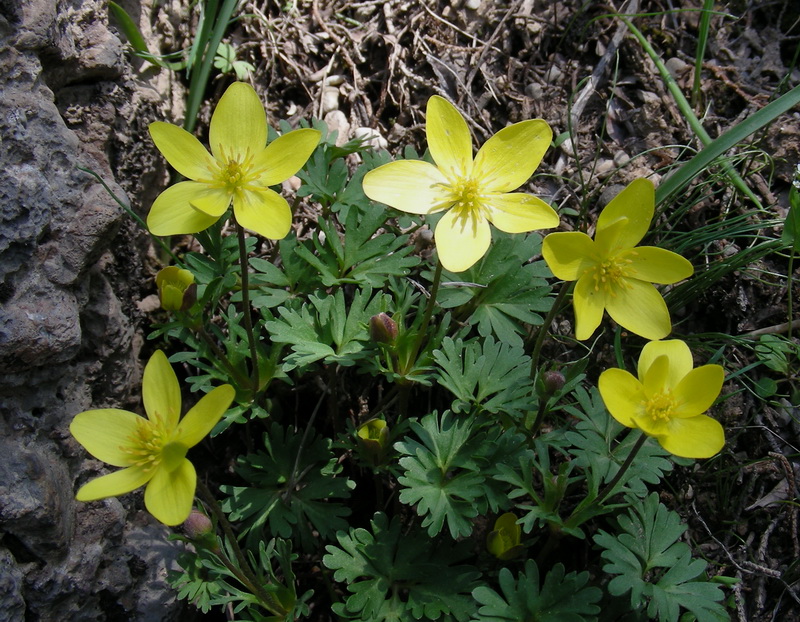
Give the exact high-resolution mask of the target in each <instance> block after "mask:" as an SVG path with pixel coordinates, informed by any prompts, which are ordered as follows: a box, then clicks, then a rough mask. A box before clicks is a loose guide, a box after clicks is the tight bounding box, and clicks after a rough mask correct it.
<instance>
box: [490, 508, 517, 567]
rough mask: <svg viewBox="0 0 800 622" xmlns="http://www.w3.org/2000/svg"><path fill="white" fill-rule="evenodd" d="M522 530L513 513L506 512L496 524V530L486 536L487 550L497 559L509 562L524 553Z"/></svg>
mask: <svg viewBox="0 0 800 622" xmlns="http://www.w3.org/2000/svg"><path fill="white" fill-rule="evenodd" d="M521 533H522V529H521V528H520V526H519V525H518V524H517V517H516V515H515V514H514V513H513V512H506V513H505V514H503V515H501V516H499V517H498V518H497V520H496V521H495V522H494V529H493V530H492V531H490V532H489V535H488V536H486V548H487V549H488V550H489V552H490V553H491V554H492V555H494V556H495V557H496V558H497V559H500V560H503V561H507V560H509V559H513V558H514V557H516V556H517V555H519V554H520V553H521V552H522V549H523V547H522V545H521V544H520V536H521Z"/></svg>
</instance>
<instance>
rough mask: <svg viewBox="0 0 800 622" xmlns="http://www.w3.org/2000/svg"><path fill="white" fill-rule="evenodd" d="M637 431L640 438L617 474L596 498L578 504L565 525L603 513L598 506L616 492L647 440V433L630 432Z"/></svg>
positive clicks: (574, 525) (577, 522)
mask: <svg viewBox="0 0 800 622" xmlns="http://www.w3.org/2000/svg"><path fill="white" fill-rule="evenodd" d="M636 432H638V433H639V438H638V439H636V443H634V445H633V447H631V450H630V452H629V453H628V456H627V457H626V458H625V462H623V463H622V466H621V467H620V468H619V470H618V471H617V473H616V475H614V477H613V478H612V479H611V481H610V482H608V484H606V486H605V487H604V488H603V489H602V490H601V491H600V492H599V493H598V494H597V496H596V497H595V498H594V499H589V498H588V497H587V498H586V499H584V500H583V501H582V502H581V503H580V504H578V507H576V508H575V509H574V510H573V511H572V514H570V516H569V518H567V519H566V520H565V521H564V522H563V526H564V527H568V528H573V529H574V528H576V527H578V526H580V525H581V523H583V522H585V521H586V520H588V519H589V518H591V517H592V516H595V515H596V514H598V513H602V512H596V511H595V510H596V508H597V507H598V506H599V505H601V504H602V503H603V501H605V499H606V497H608V496H609V495H610V494H611V493H612V492H614V489H615V488H616V487H617V485H618V484H619V483H620V481H621V480H622V476H623V475H625V473H626V472H627V470H628V468H629V467H630V466H631V464H633V461H634V459H635V458H636V455H637V454H638V453H639V450H640V449H641V448H642V445H644V443H645V441H646V440H647V435H646V434H645V433H644V432H642V431H640V430H635V429H634V430H631V432H630V434H636Z"/></svg>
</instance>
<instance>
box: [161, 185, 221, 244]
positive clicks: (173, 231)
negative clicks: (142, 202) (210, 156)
mask: <svg viewBox="0 0 800 622" xmlns="http://www.w3.org/2000/svg"><path fill="white" fill-rule="evenodd" d="M207 193H208V186H206V185H204V184H199V183H197V182H195V181H182V182H180V183H177V184H175V185H174V186H170V187H169V188H167V189H166V190H164V192H162V193H161V194H159V195H158V197H156V200H155V201H154V202H153V207H151V208H150V213H149V214H148V215H147V228H148V229H150V233H152V234H153V235H182V234H184V233H197V232H198V231H202V230H203V229H207V228H208V227H210V226H211V225H213V224H214V223H215V222H217V220H219V218H218V217H216V216H209V215H208V214H205V213H203V212H201V211H199V210H196V209H195V208H193V207H192V205H191V201H197V200H202V199H203V198H204V197H205V196H206V194H207Z"/></svg>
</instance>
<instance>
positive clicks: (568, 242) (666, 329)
mask: <svg viewBox="0 0 800 622" xmlns="http://www.w3.org/2000/svg"><path fill="white" fill-rule="evenodd" d="M654 210H655V189H654V188H653V183H652V182H651V181H650V180H648V179H637V180H635V181H633V182H631V183H630V184H629V185H628V186H627V187H626V188H625V189H624V190H623V191H622V192H620V193H619V194H618V195H617V196H616V197H614V199H613V200H612V201H611V202H610V203H609V204H608V205H607V206H606V208H605V209H604V210H603V211H602V213H601V214H600V217H599V218H598V220H597V227H596V231H595V236H594V240H592V238H590V237H589V236H588V235H586V234H585V233H581V232H578V231H568V232H557V233H550V234H548V236H547V237H546V238H545V239H544V242H543V244H542V255H543V256H544V259H545V261H546V262H547V265H548V266H549V267H550V270H551V271H552V272H553V274H554V275H555V276H556V277H557V278H559V279H562V280H564V281H577V283H576V284H575V291H574V294H573V304H574V306H575V323H576V327H575V336H576V337H577V338H578V339H588V338H589V337H591V336H592V334H593V333H594V331H595V330H596V329H597V327H598V326H599V325H600V321H601V320H602V318H603V310H604V309H605V310H607V311H608V314H609V315H610V316H611V317H612V318H613V319H614V321H616V322H617V324H619V325H620V326H622V327H623V328H626V329H628V330H629V331H631V332H633V333H636V334H637V335H641V336H642V337H644V338H646V339H661V338H663V337H666V336H667V335H668V334H669V333H670V331H671V330H672V323H671V322H670V318H669V311H668V310H667V305H666V303H665V302H664V299H663V298H662V297H661V294H660V293H659V292H658V290H657V289H656V288H655V286H654V285H653V283H660V284H667V285H668V284H672V283H677V282H678V281H682V280H683V279H685V278H687V277H689V276H691V275H692V273H693V272H694V268H693V267H692V264H691V263H689V262H688V261H687V260H686V259H684V258H683V257H681V256H680V255H678V254H677V253H673V252H671V251H668V250H665V249H663V248H658V247H655V246H639V247H637V246H636V245H637V244H638V243H639V242H641V241H642V238H643V237H644V235H645V233H647V229H648V228H649V227H650V221H651V220H653V212H654Z"/></svg>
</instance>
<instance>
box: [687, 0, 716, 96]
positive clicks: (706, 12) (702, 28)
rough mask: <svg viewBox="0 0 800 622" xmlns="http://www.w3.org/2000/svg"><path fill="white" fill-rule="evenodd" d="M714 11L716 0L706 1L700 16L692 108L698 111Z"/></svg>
mask: <svg viewBox="0 0 800 622" xmlns="http://www.w3.org/2000/svg"><path fill="white" fill-rule="evenodd" d="M713 9H714V0H704V2H703V13H702V14H701V15H700V25H699V27H698V32H697V51H696V52H695V58H694V82H693V83H692V108H694V109H697V104H698V102H699V101H700V78H701V75H702V73H703V59H704V58H705V55H706V45H708V29H709V27H710V26H711V13H712V10H713Z"/></svg>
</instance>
